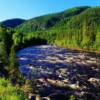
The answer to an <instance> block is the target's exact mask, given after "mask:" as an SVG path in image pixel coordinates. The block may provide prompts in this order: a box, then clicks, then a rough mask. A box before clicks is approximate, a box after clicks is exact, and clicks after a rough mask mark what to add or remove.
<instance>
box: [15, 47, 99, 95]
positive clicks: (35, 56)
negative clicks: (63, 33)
mask: <svg viewBox="0 0 100 100" xmlns="http://www.w3.org/2000/svg"><path fill="white" fill-rule="evenodd" d="M17 58H18V63H19V69H20V71H21V73H23V75H25V77H26V78H28V79H29V78H30V79H31V78H36V79H39V81H42V82H44V84H42V85H43V87H44V85H46V86H47V88H50V89H49V90H47V91H46V92H45V93H48V91H49V93H50V91H51V88H52V85H54V86H58V87H67V86H72V87H71V88H73V86H74V89H77V88H75V86H76V85H78V86H79V87H78V89H80V91H77V92H78V94H81V92H82V93H83V92H84V91H89V92H90V90H91V89H94V88H95V90H96V92H95V91H94V94H95V93H97V90H98V89H99V87H100V58H99V57H97V56H96V57H95V56H91V55H90V54H89V53H86V52H85V53H83V52H78V51H74V50H70V49H66V48H59V47H56V46H52V45H40V46H31V47H27V48H24V49H21V50H20V51H18V52H17ZM44 79H47V80H44ZM42 85H41V86H42ZM47 88H46V89H47ZM53 89H54V88H53ZM53 89H52V91H53ZM60 89H61V88H60ZM55 91H56V92H57V89H55V90H54V91H53V92H55ZM98 92H99V93H100V90H99V91H98Z"/></svg>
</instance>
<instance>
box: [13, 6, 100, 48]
mask: <svg viewBox="0 0 100 100" xmlns="http://www.w3.org/2000/svg"><path fill="white" fill-rule="evenodd" d="M83 9H84V10H83ZM48 22H49V24H48ZM50 23H51V24H50ZM25 33H26V34H25ZM34 38H39V39H40V38H41V39H45V40H46V41H47V42H48V43H49V44H56V45H58V46H62V47H70V48H82V49H89V50H100V7H91V8H89V7H76V8H73V9H69V10H66V11H64V12H62V13H56V14H51V15H46V16H42V17H37V18H35V19H31V20H29V21H26V22H25V23H23V24H22V25H20V26H19V27H17V32H16V33H15V34H14V35H13V39H14V43H15V44H16V45H18V44H20V46H21V44H22V45H23V44H25V43H31V41H32V42H34V43H35V42H36V41H34ZM35 40H36V39H35ZM28 41H29V42H28ZM27 45H28V44H27Z"/></svg>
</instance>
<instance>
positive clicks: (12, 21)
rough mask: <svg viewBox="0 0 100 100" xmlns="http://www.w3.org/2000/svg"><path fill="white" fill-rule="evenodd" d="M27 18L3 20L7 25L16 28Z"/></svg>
mask: <svg viewBox="0 0 100 100" xmlns="http://www.w3.org/2000/svg"><path fill="white" fill-rule="evenodd" d="M24 21H25V20H24V19H17V18H16V19H9V20H5V21H3V22H1V23H2V24H3V25H4V26H6V27H11V28H15V27H17V26H18V25H20V24H22V23H23V22H24Z"/></svg>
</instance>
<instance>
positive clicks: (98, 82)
mask: <svg viewBox="0 0 100 100" xmlns="http://www.w3.org/2000/svg"><path fill="white" fill-rule="evenodd" d="M88 82H90V83H91V84H93V85H95V86H100V79H98V78H90V79H88Z"/></svg>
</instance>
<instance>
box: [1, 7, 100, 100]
mask: <svg viewBox="0 0 100 100" xmlns="http://www.w3.org/2000/svg"><path fill="white" fill-rule="evenodd" d="M39 44H52V45H57V46H60V47H66V48H74V49H79V48H80V49H83V50H84V49H86V50H89V51H100V7H88V6H84V7H76V8H71V9H69V10H66V11H63V12H60V13H56V14H49V15H44V16H40V17H36V18H33V19H30V20H26V21H25V20H21V19H17V20H15V19H13V20H8V21H4V22H2V23H1V24H0V77H2V78H0V100H6V98H11V97H12V98H15V99H9V100H25V96H24V94H23V93H24V92H23V91H25V90H27V91H28V92H29V91H30V90H31V91H32V88H31V86H30V85H29V84H31V82H30V81H29V80H28V82H27V81H25V79H24V77H23V76H22V75H21V73H20V72H19V70H18V64H17V61H16V51H17V50H19V49H20V48H24V47H27V46H30V45H39ZM5 88H6V89H5ZM13 91H14V92H13ZM4 92H5V93H6V94H5V95H4ZM16 94H17V95H18V96H16ZM26 97H27V95H26ZM71 100H74V99H71Z"/></svg>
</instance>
